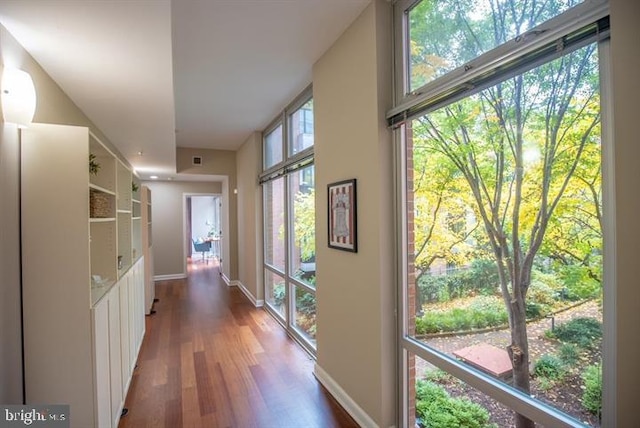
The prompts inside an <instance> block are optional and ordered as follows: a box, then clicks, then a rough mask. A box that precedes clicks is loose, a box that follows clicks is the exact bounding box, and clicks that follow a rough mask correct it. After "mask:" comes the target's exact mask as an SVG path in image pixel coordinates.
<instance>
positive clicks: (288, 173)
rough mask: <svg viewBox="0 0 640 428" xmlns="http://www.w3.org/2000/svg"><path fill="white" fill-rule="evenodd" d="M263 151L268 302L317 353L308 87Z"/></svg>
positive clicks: (266, 140) (271, 130)
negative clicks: (284, 155)
mask: <svg viewBox="0 0 640 428" xmlns="http://www.w3.org/2000/svg"><path fill="white" fill-rule="evenodd" d="M285 136H286V138H284V137H285ZM263 153H264V157H265V162H264V173H263V174H262V176H261V182H262V186H263V198H264V245H265V250H264V251H265V252H264V261H265V262H264V275H265V277H264V278H265V281H264V283H265V302H266V307H267V309H268V310H269V311H270V312H271V313H272V314H273V315H274V316H275V317H276V318H277V319H278V320H280V322H281V323H282V324H283V325H284V326H285V328H286V329H287V330H288V331H289V332H290V334H291V335H292V336H293V337H295V338H296V339H298V340H299V342H300V343H301V344H302V345H303V346H305V347H306V348H307V349H308V350H309V351H310V352H312V353H315V347H316V340H315V331H316V277H315V273H316V260H315V253H316V250H315V248H316V247H315V245H316V240H315V180H314V177H315V176H314V167H313V99H312V98H311V90H310V89H309V90H307V91H305V93H304V94H302V95H301V96H300V97H299V98H298V100H296V101H294V102H293V103H292V104H291V106H290V107H288V108H287V109H285V111H284V112H283V113H282V115H281V116H280V117H279V118H278V119H277V120H276V121H274V123H273V124H272V125H271V126H270V127H269V128H268V129H267V131H266V132H265V136H264V139H263ZM283 153H285V154H286V155H287V156H286V157H283V156H282V154H283ZM278 156H280V158H278ZM278 159H279V160H278Z"/></svg>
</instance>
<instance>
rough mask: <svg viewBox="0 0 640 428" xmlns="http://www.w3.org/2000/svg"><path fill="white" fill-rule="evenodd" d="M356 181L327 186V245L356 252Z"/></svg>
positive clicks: (345, 181) (344, 181) (351, 180)
mask: <svg viewBox="0 0 640 428" xmlns="http://www.w3.org/2000/svg"><path fill="white" fill-rule="evenodd" d="M356 195H357V193H356V179H355V178H352V179H349V180H343V181H338V182H335V183H331V184H328V185H327V202H328V210H329V212H328V245H329V248H335V249H336V250H343V251H350V252H352V253H357V252H358V234H357V229H358V228H357V198H356Z"/></svg>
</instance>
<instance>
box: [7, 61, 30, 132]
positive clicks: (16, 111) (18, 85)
mask: <svg viewBox="0 0 640 428" xmlns="http://www.w3.org/2000/svg"><path fill="white" fill-rule="evenodd" d="M1 91H2V115H3V117H4V121H5V122H7V123H15V124H16V125H18V127H19V128H26V127H28V126H29V125H30V124H31V121H32V120H33V115H34V114H35V112H36V88H35V87H34V86H33V80H31V76H30V75H29V73H27V72H25V71H22V70H18V69H16V68H10V67H5V69H4V72H3V73H2V89H1Z"/></svg>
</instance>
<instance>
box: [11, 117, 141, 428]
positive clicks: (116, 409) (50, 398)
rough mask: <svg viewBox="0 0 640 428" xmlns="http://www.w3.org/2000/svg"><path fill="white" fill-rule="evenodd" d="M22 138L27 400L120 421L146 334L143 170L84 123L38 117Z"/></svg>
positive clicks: (74, 423)
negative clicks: (138, 174) (139, 174)
mask: <svg viewBox="0 0 640 428" xmlns="http://www.w3.org/2000/svg"><path fill="white" fill-rule="evenodd" d="M21 147H22V154H21V159H22V166H21V178H22V184H21V204H22V209H21V213H22V214H21V215H22V227H21V231H22V276H23V280H22V290H23V300H22V301H23V319H24V346H25V352H24V371H25V396H26V404H36V403H38V404H40V403H64V404H69V405H70V406H71V414H72V418H71V427H72V428H75V427H79V428H80V427H81V428H89V427H115V426H117V424H118V420H119V417H120V412H121V410H122V407H123V405H124V399H125V397H126V393H127V388H128V386H129V381H130V379H131V375H132V371H133V367H134V365H135V361H136V359H137V355H138V351H139V348H140V345H141V343H142V338H143V335H144V312H145V284H144V272H145V263H144V262H145V261H144V258H143V257H142V255H143V248H142V247H143V245H142V242H143V241H142V229H143V228H142V225H143V223H142V221H143V220H142V215H141V213H142V208H141V201H140V195H139V192H134V191H133V188H134V187H135V186H134V183H136V181H137V180H138V179H137V177H135V175H134V174H133V173H132V171H131V169H130V168H129V167H128V166H127V165H126V164H125V163H123V162H122V161H121V160H120V159H119V158H118V157H117V156H116V155H115V154H114V153H113V152H112V151H111V150H109V149H108V148H107V147H106V146H105V145H103V144H102V143H101V142H100V141H99V139H98V138H97V137H96V136H95V135H93V134H91V133H90V132H89V130H88V129H87V128H85V127H76V126H62V125H47V124H33V125H32V126H30V127H29V129H25V130H23V131H22V145H21ZM92 165H93V167H92ZM138 186H139V183H138Z"/></svg>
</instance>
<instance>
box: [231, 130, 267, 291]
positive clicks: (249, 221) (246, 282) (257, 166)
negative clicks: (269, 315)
mask: <svg viewBox="0 0 640 428" xmlns="http://www.w3.org/2000/svg"><path fill="white" fill-rule="evenodd" d="M261 149H262V135H261V134H260V133H259V132H254V133H253V134H251V136H250V137H249V138H248V139H247V141H245V142H244V144H242V146H241V147H240V149H239V150H238V152H237V154H236V165H237V168H236V169H237V171H238V281H240V283H241V284H242V286H243V287H244V288H245V289H246V290H247V291H248V292H249V293H251V295H252V296H253V297H254V298H255V299H256V301H257V302H258V303H261V301H262V300H264V290H263V285H262V284H263V281H262V273H261V272H262V188H261V186H260V185H259V184H258V172H259V171H260V170H261V165H262V156H261Z"/></svg>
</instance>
